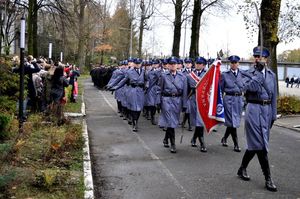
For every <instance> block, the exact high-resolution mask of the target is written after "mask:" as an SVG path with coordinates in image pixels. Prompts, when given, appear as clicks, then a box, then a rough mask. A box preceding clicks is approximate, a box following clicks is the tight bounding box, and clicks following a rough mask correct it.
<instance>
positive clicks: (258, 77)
mask: <svg viewBox="0 0 300 199" xmlns="http://www.w3.org/2000/svg"><path fill="white" fill-rule="evenodd" d="M269 55H270V53H269V50H268V49H266V48H261V47H255V48H254V49H253V56H254V57H255V66H254V68H251V69H250V70H249V71H248V73H247V74H248V75H249V77H250V80H249V81H248V82H246V84H245V87H244V89H245V91H246V100H247V107H246V114H245V131H246V139H247V150H246V151H245V154H244V156H243V159H242V163H241V166H240V168H239V170H238V172H237V175H238V176H239V177H240V178H241V179H243V180H246V181H247V180H250V177H249V176H248V175H247V171H246V168H247V166H248V164H249V162H250V161H251V160H252V158H253V157H254V156H255V154H257V157H258V160H259V163H260V166H261V168H262V171H263V174H264V176H265V180H266V182H265V185H266V188H267V190H269V191H277V187H276V186H275V184H274V183H273V181H272V178H271V171H270V165H269V160H268V150H269V136H270V129H271V127H272V125H273V123H274V121H275V120H276V114H277V104H276V98H277V86H276V85H277V82H276V77H275V74H274V73H273V72H272V71H271V70H270V69H268V68H267V61H268V57H269Z"/></svg>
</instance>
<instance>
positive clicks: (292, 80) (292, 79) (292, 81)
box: [290, 76, 295, 88]
mask: <svg viewBox="0 0 300 199" xmlns="http://www.w3.org/2000/svg"><path fill="white" fill-rule="evenodd" d="M294 82H295V78H294V76H292V78H291V81H290V84H291V88H293V85H294Z"/></svg>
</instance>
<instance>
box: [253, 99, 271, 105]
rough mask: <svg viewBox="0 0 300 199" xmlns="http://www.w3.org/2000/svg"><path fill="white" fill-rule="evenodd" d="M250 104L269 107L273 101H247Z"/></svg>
mask: <svg viewBox="0 0 300 199" xmlns="http://www.w3.org/2000/svg"><path fill="white" fill-rule="evenodd" d="M247 102H248V103H252V104H260V105H269V104H271V100H247Z"/></svg>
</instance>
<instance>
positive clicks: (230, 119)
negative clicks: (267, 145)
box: [220, 55, 244, 152]
mask: <svg viewBox="0 0 300 199" xmlns="http://www.w3.org/2000/svg"><path fill="white" fill-rule="evenodd" d="M228 60H229V61H230V70H228V71H226V72H223V73H222V76H221V82H220V86H221V90H222V93H223V96H224V98H223V102H224V111H225V112H224V113H225V126H227V128H226V132H225V134H224V137H223V138H222V140H221V143H222V145H223V146H225V147H227V146H228V145H227V138H228V136H229V135H231V137H232V140H233V143H234V151H236V152H241V148H240V147H239V143H238V137H237V128H238V127H239V126H240V123H241V116H242V111H243V106H244V102H243V95H242V94H243V87H244V85H243V81H242V80H243V79H242V78H243V76H242V74H241V73H240V72H239V68H238V67H239V61H240V57H239V56H237V55H232V56H230V57H228Z"/></svg>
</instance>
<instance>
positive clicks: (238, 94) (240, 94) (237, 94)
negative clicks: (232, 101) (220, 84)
mask: <svg viewBox="0 0 300 199" xmlns="http://www.w3.org/2000/svg"><path fill="white" fill-rule="evenodd" d="M225 94H226V95H230V96H242V95H243V93H228V92H225Z"/></svg>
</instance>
